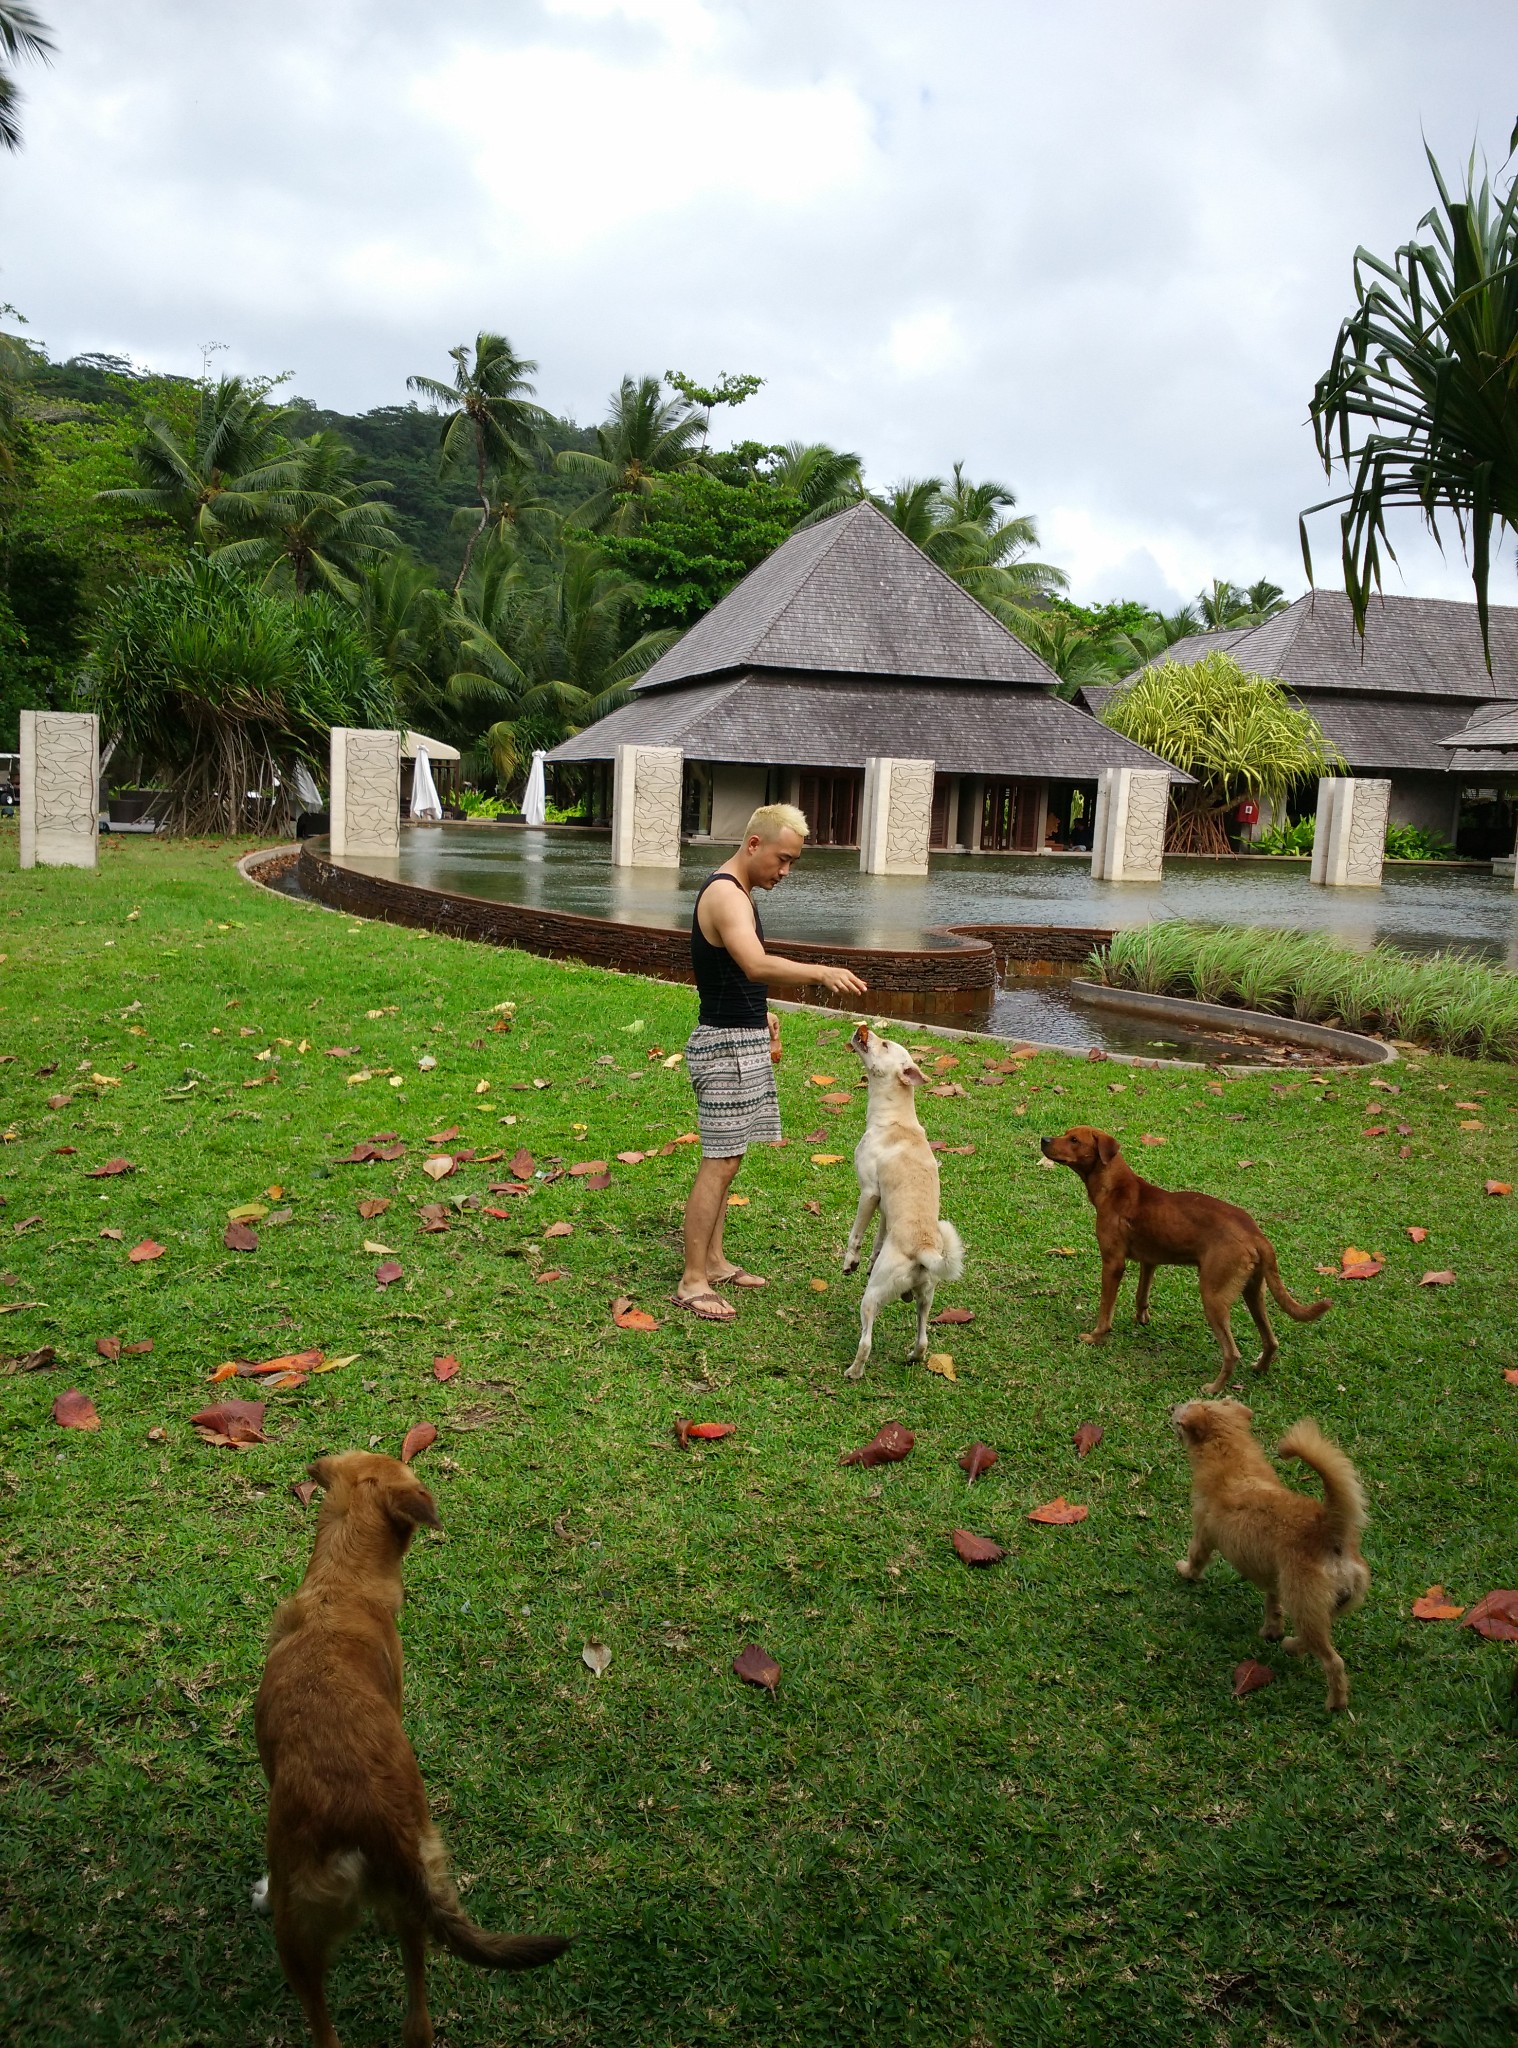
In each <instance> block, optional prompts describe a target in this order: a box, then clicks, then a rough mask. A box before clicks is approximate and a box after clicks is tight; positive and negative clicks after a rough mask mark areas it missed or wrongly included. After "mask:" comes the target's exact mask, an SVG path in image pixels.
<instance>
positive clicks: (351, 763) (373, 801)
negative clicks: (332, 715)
mask: <svg viewBox="0 0 1518 2048" xmlns="http://www.w3.org/2000/svg"><path fill="white" fill-rule="evenodd" d="M331 847H332V858H333V859H334V860H347V859H350V858H352V859H359V860H394V859H396V857H397V856H398V855H399V853H400V850H401V736H400V734H399V733H398V732H385V731H379V730H374V729H372V728H370V727H367V726H355V725H334V726H333V728H332V833H331Z"/></svg>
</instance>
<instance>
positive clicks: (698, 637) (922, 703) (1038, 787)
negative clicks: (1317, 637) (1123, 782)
mask: <svg viewBox="0 0 1518 2048" xmlns="http://www.w3.org/2000/svg"><path fill="white" fill-rule="evenodd" d="M1058 688H1059V678H1058V677H1057V676H1056V675H1055V674H1054V672H1053V670H1052V669H1050V668H1049V667H1048V666H1047V665H1046V664H1045V663H1044V662H1042V661H1041V660H1040V659H1039V658H1038V656H1037V655H1036V654H1035V653H1033V651H1032V649H1031V648H1028V647H1026V646H1024V644H1023V643H1022V641H1020V640H1019V639H1017V638H1016V637H1015V636H1014V635H1013V634H1011V633H1009V632H1008V631H1007V629H1006V627H1005V626H1003V625H1002V624H1001V623H1000V621H999V620H997V619H995V618H993V617H992V616H991V614H990V613H989V612H988V611H986V610H985V608H984V607H983V606H982V605H980V604H978V603H977V602H976V600H975V599H974V598H973V597H971V596H970V595H969V593H968V592H967V591H965V590H962V589H961V588H960V586H959V585H958V584H957V583H956V582H954V580H953V579H952V577H950V576H947V575H946V574H945V573H944V571H943V570H942V569H940V568H939V567H938V566H937V564H936V563H934V562H932V561H930V560H929V559H928V557H927V556H926V555H925V554H924V553H923V552H922V550H921V549H920V548H919V547H917V546H916V545H915V544H914V543H913V542H912V541H910V540H908V538H907V537H906V535H905V534H904V533H902V532H901V531H900V530H899V529H898V528H897V527H895V526H893V525H892V524H891V522H890V520H889V519H887V518H886V517H885V515H884V514H883V513H882V512H880V511H878V510H877V509H876V507H875V506H874V505H872V504H870V503H868V502H863V503H860V504H858V505H854V506H851V507H850V508H849V509H848V510H847V511H846V512H839V513H836V514H835V515H834V516H833V517H832V518H830V519H825V520H820V521H819V522H818V523H817V524H816V525H815V526H808V527H805V528H803V529H802V530H801V531H800V532H798V533H794V534H792V535H791V537H790V539H789V540H787V541H785V542H784V543H783V545H782V546H780V547H778V548H777V549H776V550H775V552H774V553H773V554H772V555H770V556H768V557H767V558H766V559H765V560H764V561H763V562H761V563H760V564H759V566H758V567H757V568H756V569H753V570H751V571H750V573H749V574H748V575H747V576H746V577H745V578H744V579H743V581H742V582H741V583H739V584H738V585H737V586H736V587H735V588H734V589H733V590H731V591H729V592H728V594H727V596H726V597H725V598H723V599H722V601H721V603H720V604H717V605H716V606H714V607H713V609H712V610H711V611H710V612H708V613H707V614H706V616H705V617H704V618H702V619H699V620H698V621H697V622H696V624H695V625H694V626H692V627H691V628H690V630H689V631H688V632H687V633H685V634H684V635H683V636H682V637H681V638H680V639H679V640H678V641H677V642H676V643H675V645H674V646H673V647H671V648H670V649H669V651H668V652H667V653H666V654H664V655H663V656H662V657H661V658H660V659H659V660H658V661H657V662H655V664H654V665H653V667H652V668H651V669H649V671H648V673H647V674H646V675H645V676H643V677H642V678H641V679H640V681H638V682H637V683H636V684H634V686H633V691H632V702H631V703H629V704H626V705H624V706H623V707H622V709H621V710H618V711H614V712H612V713H611V714H610V716H608V717H606V718H603V719H600V720H598V721H597V722H596V723H595V724H594V725H590V726H587V727H586V728H585V730H584V731H583V732H579V733H576V734H575V736H574V737H573V738H572V739H569V740H566V741H565V742H564V743H563V745H562V746H558V747H555V748H554V750H553V751H552V753H550V754H549V756H548V759H549V762H550V763H551V764H559V763H570V762H576V763H582V764H585V765H587V766H589V767H590V769H591V771H592V798H593V815H594V816H596V817H597V818H605V817H607V816H609V814H610V808H611V772H612V764H613V761H614V759H615V755H616V749H617V748H618V747H619V746H622V745H626V744H630V743H631V744H637V745H642V746H660V747H679V748H680V749H681V750H682V752H683V753H684V756H685V769H684V778H685V779H684V799H683V817H682V824H683V830H684V832H685V835H686V836H687V837H689V838H705V837H710V838H713V839H718V840H725V841H732V840H735V839H736V838H737V837H738V835H739V834H740V833H741V831H742V829H743V826H744V824H745V823H746V822H747V819H748V817H749V814H750V812H751V811H753V810H754V808H755V807H756V806H757V805H759V804H762V803H776V802H782V803H794V804H799V805H800V807H801V809H802V810H803V811H804V812H805V813H806V815H807V819H808V821H809V823H810V826H811V836H812V843H813V844H814V845H818V846H854V845H857V844H858V840H859V828H860V799H861V794H862V790H863V784H864V767H865V762H866V761H867V760H868V759H869V758H870V757H871V756H872V755H890V756H900V757H907V758H915V759H919V760H921V759H930V760H932V761H933V763H934V765H935V771H936V772H935V778H934V789H933V825H932V845H933V846H934V847H936V848H939V849H946V850H951V851H958V852H1021V853H1036V852H1039V851H1041V850H1042V849H1044V848H1045V847H1046V846H1055V847H1059V846H1065V847H1068V846H1072V845H1074V846H1079V845H1081V844H1085V845H1087V846H1089V844H1090V831H1091V821H1092V815H1093V811H1094V807H1095V793H1096V785H1097V781H1098V779H1099V777H1100V776H1101V773H1102V770H1103V769H1104V768H1109V767H1128V768H1150V769H1153V768H1165V769H1167V770H1168V771H1169V773H1170V774H1171V775H1172V777H1173V778H1174V779H1175V780H1178V781H1184V780H1186V779H1187V778H1185V777H1184V776H1182V775H1181V774H1180V772H1179V771H1178V770H1176V769H1172V768H1170V764H1169V763H1168V762H1164V761H1161V760H1159V759H1158V758H1157V757H1156V756H1155V755H1153V754H1151V753H1149V752H1148V751H1147V749H1145V748H1143V747H1140V746H1135V745H1134V744H1133V742H1132V741H1130V740H1125V739H1123V738H1121V737H1120V736H1119V735H1118V734H1117V733H1114V732H1112V731H1110V730H1109V729H1108V728H1107V727H1106V726H1104V725H1102V724H1101V723H1100V722H1099V721H1098V720H1097V719H1095V718H1093V717H1091V716H1090V715H1089V714H1088V713H1087V712H1086V711H1084V710H1081V709H1079V708H1078V707H1077V706H1076V705H1074V704H1070V703H1067V702H1066V701H1065V700H1064V699H1063V698H1061V697H1060V696H1059V694H1058Z"/></svg>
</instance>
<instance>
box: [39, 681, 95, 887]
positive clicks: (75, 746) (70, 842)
mask: <svg viewBox="0 0 1518 2048" xmlns="http://www.w3.org/2000/svg"><path fill="white" fill-rule="evenodd" d="M20 823H21V857H20V864H21V866H22V867H24V868H35V867H43V868H92V867H95V866H96V865H97V863H98V862H99V858H100V721H99V719H98V718H97V717H96V716H95V714H94V712H93V711H23V712H22V714H21V820H20Z"/></svg>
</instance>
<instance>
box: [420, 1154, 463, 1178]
mask: <svg viewBox="0 0 1518 2048" xmlns="http://www.w3.org/2000/svg"><path fill="white" fill-rule="evenodd" d="M457 1164H458V1161H457V1160H456V1159H454V1157H453V1156H452V1154H451V1153H448V1152H439V1153H437V1154H436V1155H435V1156H434V1157H433V1158H431V1159H424V1160H423V1161H422V1171H423V1173H425V1174H426V1176H427V1178H428V1179H429V1180H446V1179H447V1178H448V1176H449V1174H450V1173H452V1172H453V1170H454V1168H455V1167H456V1166H457Z"/></svg>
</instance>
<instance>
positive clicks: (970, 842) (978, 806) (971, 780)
mask: <svg viewBox="0 0 1518 2048" xmlns="http://www.w3.org/2000/svg"><path fill="white" fill-rule="evenodd" d="M960 788H961V792H964V791H968V792H969V804H970V815H969V817H968V819H967V820H966V822H965V824H964V826H963V828H962V837H963V843H964V849H965V852H966V853H979V852H980V829H981V826H982V824H983V823H984V822H985V814H986V784H985V778H984V777H983V776H980V775H970V776H967V777H966V778H965V780H964V782H963V783H961V785H960ZM959 802H960V812H961V815H963V812H964V805H965V796H964V794H963V793H962V794H961V796H960V799H959Z"/></svg>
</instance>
